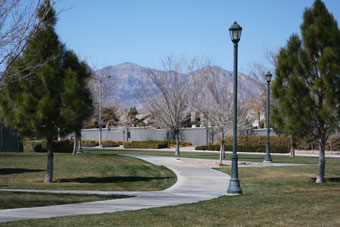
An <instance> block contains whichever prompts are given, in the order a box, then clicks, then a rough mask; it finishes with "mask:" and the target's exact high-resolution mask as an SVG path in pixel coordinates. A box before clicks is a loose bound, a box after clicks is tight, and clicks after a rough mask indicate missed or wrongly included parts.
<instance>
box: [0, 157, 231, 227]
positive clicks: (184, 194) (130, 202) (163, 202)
mask: <svg viewBox="0 0 340 227" xmlns="http://www.w3.org/2000/svg"><path fill="white" fill-rule="evenodd" d="M131 156H132V155H131ZM132 157H136V158H139V159H143V160H145V161H148V162H151V163H153V164H155V165H164V166H166V167H167V168H169V169H171V170H172V171H173V172H175V174H176V175H177V182H176V184H174V185H173V186H172V187H170V188H168V189H166V190H164V191H153V192H107V191H103V192H100V191H97V192H96V191H44V190H39V191H36V192H50V193H80V194H119V195H131V196H135V197H132V198H125V199H115V200H106V201H98V202H88V203H78V204H68V205H57V206H45V207H34V208H19V209H7V210H0V222H9V221H18V220H25V219H39V218H52V217H61V216H72V215H82V214H102V213H111V212H117V211H126V210H139V209H147V208H153V207H162V206H175V205H179V204H184V203H195V202H199V201H202V200H210V199H213V198H217V197H220V196H222V195H225V194H226V191H227V189H228V184H229V176H228V175H227V174H224V173H222V172H219V171H217V170H213V169H211V168H210V167H207V166H206V167H204V166H202V165H197V164H195V163H194V162H193V163H190V161H188V160H189V159H184V158H174V157H157V156H132ZM205 161H206V162H215V163H216V160H205ZM11 191H13V190H11ZM17 191H30V190H17Z"/></svg>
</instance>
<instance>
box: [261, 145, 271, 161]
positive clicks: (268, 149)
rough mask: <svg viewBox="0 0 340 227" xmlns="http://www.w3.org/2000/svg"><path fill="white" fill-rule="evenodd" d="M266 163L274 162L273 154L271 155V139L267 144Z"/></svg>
mask: <svg viewBox="0 0 340 227" xmlns="http://www.w3.org/2000/svg"><path fill="white" fill-rule="evenodd" d="M263 162H265V163H272V156H271V155H270V145H269V141H267V146H266V156H265V157H264V161H263Z"/></svg>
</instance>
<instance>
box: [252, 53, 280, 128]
mask: <svg viewBox="0 0 340 227" xmlns="http://www.w3.org/2000/svg"><path fill="white" fill-rule="evenodd" d="M277 53H278V51H270V50H264V56H263V59H262V60H260V61H257V62H254V63H253V64H252V65H251V66H250V70H249V76H251V77H252V78H253V79H255V81H256V82H257V84H258V87H259V88H260V90H259V93H257V94H254V95H253V96H252V97H251V98H250V99H249V100H246V102H245V104H246V105H248V107H249V109H250V110H251V113H250V115H251V116H252V117H253V119H254V120H257V121H258V128H261V122H263V123H264V125H265V124H266V122H267V121H265V120H261V119H262V116H263V117H264V118H266V117H267V116H266V114H265V113H266V103H267V81H266V78H265V74H266V73H267V72H268V71H270V72H271V73H272V74H275V68H276V62H277V59H276V57H277ZM266 127H267V126H266Z"/></svg>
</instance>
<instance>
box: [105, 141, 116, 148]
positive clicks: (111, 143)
mask: <svg viewBox="0 0 340 227" xmlns="http://www.w3.org/2000/svg"><path fill="white" fill-rule="evenodd" d="M103 147H119V144H117V143H115V142H111V141H109V142H105V143H103Z"/></svg>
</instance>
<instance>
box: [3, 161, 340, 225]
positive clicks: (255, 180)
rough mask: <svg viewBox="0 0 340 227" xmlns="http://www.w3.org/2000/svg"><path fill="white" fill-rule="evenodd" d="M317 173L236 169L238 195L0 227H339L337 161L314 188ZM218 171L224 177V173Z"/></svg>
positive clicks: (291, 169)
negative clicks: (240, 192) (170, 205)
mask: <svg viewBox="0 0 340 227" xmlns="http://www.w3.org/2000/svg"><path fill="white" fill-rule="evenodd" d="M307 159H309V158H307ZM307 162H309V161H307ZM317 168H318V167H317V166H314V165H313V166H297V167H296V166H294V167H265V168H254V167H245V168H239V178H240V181H241V187H242V190H243V193H244V195H243V196H237V197H229V196H222V197H220V198H217V199H213V200H210V201H204V202H199V203H195V204H186V205H180V206H175V207H163V208H153V209H144V210H139V211H126V212H117V213H112V214H101V215H81V216H72V217H62V218H52V219H40V220H29V221H21V222H12V223H7V224H3V225H1V224H0V226H339V225H340V216H339V210H340V160H338V159H337V160H334V159H332V160H327V166H326V178H327V182H326V183H324V184H315V183H314V180H315V176H316V173H317ZM220 170H221V171H228V172H230V168H221V169H220Z"/></svg>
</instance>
